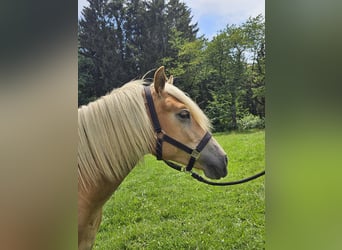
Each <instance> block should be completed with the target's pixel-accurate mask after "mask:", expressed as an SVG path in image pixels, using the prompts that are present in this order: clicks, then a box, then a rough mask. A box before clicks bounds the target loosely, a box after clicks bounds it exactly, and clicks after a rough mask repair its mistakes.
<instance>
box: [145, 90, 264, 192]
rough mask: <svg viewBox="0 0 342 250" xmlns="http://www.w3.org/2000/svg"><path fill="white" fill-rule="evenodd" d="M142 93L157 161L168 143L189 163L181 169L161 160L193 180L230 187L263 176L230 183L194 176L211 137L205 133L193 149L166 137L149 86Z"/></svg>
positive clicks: (261, 173) (172, 163) (254, 176)
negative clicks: (150, 122) (152, 128)
mask: <svg viewBox="0 0 342 250" xmlns="http://www.w3.org/2000/svg"><path fill="white" fill-rule="evenodd" d="M144 91H145V97H146V101H147V106H148V109H149V111H150V116H151V120H152V124H153V127H154V131H155V132H156V134H157V143H156V156H157V160H163V142H164V141H165V142H168V143H170V144H172V145H173V146H175V147H177V148H179V149H181V150H183V151H185V152H186V153H188V154H189V155H190V159H189V162H188V164H187V166H186V167H182V166H180V165H178V164H176V163H174V162H171V161H166V160H163V161H164V162H165V163H166V164H167V165H168V166H170V167H171V168H173V169H176V170H178V171H183V172H189V173H191V176H192V177H193V178H195V179H196V180H198V181H200V182H203V183H206V184H209V185H213V186H230V185H236V184H241V183H245V182H248V181H251V180H254V179H256V178H258V177H260V176H263V175H264V174H265V171H261V172H260V173H257V174H255V175H253V176H250V177H248V178H244V179H241V180H237V181H230V182H211V181H209V180H206V179H204V178H203V177H202V176H200V175H198V174H196V173H195V172H192V171H191V170H192V168H193V166H194V164H195V162H196V160H198V159H199V157H200V154H201V151H202V150H203V149H204V147H205V146H206V145H207V144H208V142H209V141H210V139H211V137H212V135H211V134H210V133H209V132H208V131H207V132H206V133H205V135H204V136H203V138H202V140H201V141H200V142H199V143H198V145H197V146H196V148H195V149H192V148H189V147H188V146H186V145H184V144H183V143H181V142H179V141H177V140H175V139H173V138H172V137H170V136H168V135H167V134H166V133H165V131H163V130H162V128H161V126H160V123H159V120H158V115H157V112H156V109H155V107H154V103H153V98H152V94H151V89H150V86H144Z"/></svg>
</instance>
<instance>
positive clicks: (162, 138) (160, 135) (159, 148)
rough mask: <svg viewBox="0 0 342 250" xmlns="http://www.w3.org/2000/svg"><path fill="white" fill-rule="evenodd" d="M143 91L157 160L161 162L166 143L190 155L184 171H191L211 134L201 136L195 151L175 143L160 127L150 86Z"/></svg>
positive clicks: (168, 162)
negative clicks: (155, 140)
mask: <svg viewBox="0 0 342 250" xmlns="http://www.w3.org/2000/svg"><path fill="white" fill-rule="evenodd" d="M144 90H145V96H146V101H147V106H148V109H149V111H150V115H151V120H152V124H153V127H154V131H155V132H156V133H157V143H156V156H157V160H163V142H167V143H170V144H171V145H173V146H175V147H177V148H179V149H181V150H183V151H185V152H186V153H188V154H189V155H190V159H189V162H188V164H187V165H186V167H185V170H186V171H191V169H192V168H193V166H194V164H195V162H196V160H198V158H199V157H200V154H201V151H202V150H203V148H204V147H205V146H206V145H207V144H208V142H209V141H210V139H211V137H212V136H211V134H210V133H209V132H206V133H205V135H204V136H203V138H202V140H201V141H200V142H199V143H198V145H197V146H196V148H195V149H192V148H190V147H188V146H186V145H185V144H183V143H181V142H179V141H177V140H176V139H174V138H172V137H170V136H168V135H167V134H166V133H165V132H164V131H163V130H162V128H161V126H160V123H159V120H158V115H157V112H156V109H155V107H154V103H153V98H152V94H151V89H150V86H144ZM164 162H165V163H166V164H168V165H169V166H170V165H173V166H174V167H175V166H176V165H175V163H172V162H170V161H165V160H164ZM176 169H177V170H178V168H176Z"/></svg>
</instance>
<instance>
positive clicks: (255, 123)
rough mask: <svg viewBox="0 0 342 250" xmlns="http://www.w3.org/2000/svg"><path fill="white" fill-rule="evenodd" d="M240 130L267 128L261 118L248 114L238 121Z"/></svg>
mask: <svg viewBox="0 0 342 250" xmlns="http://www.w3.org/2000/svg"><path fill="white" fill-rule="evenodd" d="M237 125H238V129H239V130H248V129H254V128H260V129H261V128H265V119H264V118H260V117H259V116H256V115H252V114H248V115H246V116H244V117H243V118H241V119H238V120H237Z"/></svg>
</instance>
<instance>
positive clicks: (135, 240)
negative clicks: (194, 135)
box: [94, 131, 265, 250]
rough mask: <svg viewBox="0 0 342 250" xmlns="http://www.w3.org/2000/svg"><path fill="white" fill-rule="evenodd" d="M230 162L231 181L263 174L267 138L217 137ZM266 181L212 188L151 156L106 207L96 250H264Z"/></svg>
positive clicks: (250, 135)
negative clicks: (257, 173)
mask: <svg viewBox="0 0 342 250" xmlns="http://www.w3.org/2000/svg"><path fill="white" fill-rule="evenodd" d="M214 137H215V138H216V140H217V141H218V142H219V143H220V145H221V146H222V147H223V148H224V150H225V151H226V152H227V154H228V156H229V166H228V169H229V174H228V175H229V177H226V178H224V179H222V181H228V180H236V179H239V178H243V177H247V176H249V175H251V174H254V173H256V172H258V171H260V170H262V169H263V168H264V164H265V133H264V131H258V132H253V133H233V134H217V135H214ZM264 248H265V186H264V179H263V178H262V179H258V180H254V181H251V182H248V183H246V184H243V185H238V186H231V187H213V186H208V185H205V184H203V183H200V182H197V181H196V180H194V179H193V178H191V177H190V176H189V175H186V174H184V173H180V172H177V171H175V170H173V169H171V168H169V167H167V166H166V165H165V164H164V163H162V162H160V161H156V159H155V158H154V157H152V156H150V155H149V156H146V157H145V160H144V163H143V164H141V165H139V166H137V167H136V168H135V169H134V170H133V171H132V172H131V173H130V174H129V176H128V177H127V178H126V179H125V180H124V182H123V183H122V184H121V185H120V187H119V189H118V190H117V191H116V192H115V194H114V195H113V196H112V198H111V199H110V200H109V201H108V202H107V203H106V204H105V206H104V211H103V219H102V223H101V226H100V229H99V232H98V234H97V237H96V242H95V245H94V249H98V250H107V249H163V250H164V249H213V250H216V249H264Z"/></svg>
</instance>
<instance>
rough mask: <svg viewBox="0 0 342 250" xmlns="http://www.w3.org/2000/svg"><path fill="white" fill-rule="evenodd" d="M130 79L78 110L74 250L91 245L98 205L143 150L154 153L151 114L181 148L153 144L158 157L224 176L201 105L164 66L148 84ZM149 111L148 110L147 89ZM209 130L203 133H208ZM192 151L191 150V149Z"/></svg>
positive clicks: (221, 157)
mask: <svg viewBox="0 0 342 250" xmlns="http://www.w3.org/2000/svg"><path fill="white" fill-rule="evenodd" d="M143 84H144V81H143V80H137V81H132V82H130V83H127V84H125V85H124V86H123V87H121V88H119V89H115V90H113V91H112V92H111V93H110V94H108V95H106V96H103V97H101V98H100V99H98V100H96V101H94V102H91V103H90V104H88V105H87V106H82V107H80V108H79V110H78V135H79V145H78V249H79V250H88V249H91V248H92V246H93V244H94V241H95V235H96V232H97V230H98V228H99V225H100V222H101V216H102V206H103V205H104V204H105V202H106V201H107V200H108V199H109V198H110V197H111V195H112V194H113V192H114V191H115V190H116V189H117V187H118V186H119V185H120V183H121V182H122V181H123V180H124V178H125V177H126V176H127V175H128V174H129V172H130V171H131V170H132V169H133V168H134V166H135V165H136V164H137V163H138V162H139V160H140V159H141V158H142V157H143V156H144V155H146V154H149V153H151V154H154V155H158V152H156V151H158V149H157V148H156V146H157V144H158V143H157V141H158V138H160V133H157V132H156V131H155V128H154V121H153V117H152V116H153V114H152V112H155V116H157V119H158V121H159V123H160V127H161V129H162V133H163V134H164V135H167V137H169V138H172V140H174V141H177V143H179V144H182V145H183V146H184V145H185V147H187V148H196V146H197V147H198V145H199V144H203V138H204V137H205V138H206V139H205V141H206V142H205V143H204V144H203V145H202V146H201V147H202V148H203V149H201V152H200V153H199V152H196V155H194V156H193V153H191V155H190V156H189V153H187V152H185V151H184V150H182V149H181V148H179V147H177V145H174V144H172V143H168V142H167V141H163V142H161V143H159V144H161V145H160V147H162V151H161V152H159V154H161V155H159V158H161V159H163V160H171V161H175V162H177V163H180V164H184V165H186V164H188V162H189V157H190V159H192V158H193V163H192V164H193V167H194V168H197V169H201V170H203V171H204V174H205V175H206V176H207V177H209V178H211V179H219V178H221V177H224V176H226V175H227V163H228V159H227V156H226V154H225V152H224V151H223V149H222V148H221V147H220V145H219V144H218V143H217V142H216V140H215V139H214V138H212V137H211V135H210V133H209V132H208V131H209V130H210V122H209V120H208V118H207V117H206V116H205V115H204V113H203V112H202V111H201V109H200V108H199V107H198V106H197V105H196V104H195V103H194V102H193V101H192V100H191V99H190V98H189V97H188V96H187V95H185V94H184V93H183V92H182V91H181V90H179V89H178V88H177V87H175V86H173V77H172V76H170V78H169V79H168V78H167V77H166V75H165V72H164V67H160V68H159V69H158V70H157V71H156V72H155V74H154V81H153V83H152V84H151V85H150V86H148V87H144V85H143ZM144 88H149V90H148V92H149V95H150V100H151V101H152V105H153V106H154V107H153V109H154V111H151V108H150V109H149V105H150V104H148V102H147V92H146V91H144ZM208 135H209V137H208ZM194 151H196V150H194Z"/></svg>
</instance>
